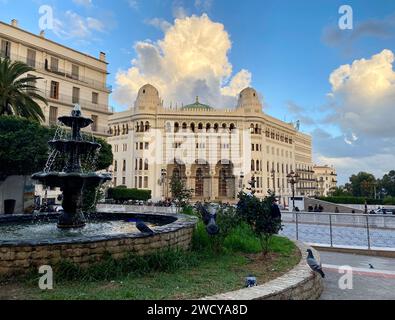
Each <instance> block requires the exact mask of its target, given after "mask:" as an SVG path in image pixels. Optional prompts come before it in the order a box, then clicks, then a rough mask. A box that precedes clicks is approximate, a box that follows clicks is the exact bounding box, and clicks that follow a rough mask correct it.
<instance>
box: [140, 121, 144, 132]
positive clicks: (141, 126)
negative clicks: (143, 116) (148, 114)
mask: <svg viewBox="0 0 395 320" xmlns="http://www.w3.org/2000/svg"><path fill="white" fill-rule="evenodd" d="M140 132H144V122H143V121H141V122H140Z"/></svg>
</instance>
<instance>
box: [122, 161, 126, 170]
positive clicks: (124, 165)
mask: <svg viewBox="0 0 395 320" xmlns="http://www.w3.org/2000/svg"><path fill="white" fill-rule="evenodd" d="M122 171H126V160H123V166H122Z"/></svg>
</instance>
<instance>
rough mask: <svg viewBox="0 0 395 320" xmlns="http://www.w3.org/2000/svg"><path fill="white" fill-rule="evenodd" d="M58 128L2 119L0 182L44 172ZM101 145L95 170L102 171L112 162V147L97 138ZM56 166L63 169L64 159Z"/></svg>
mask: <svg viewBox="0 0 395 320" xmlns="http://www.w3.org/2000/svg"><path fill="white" fill-rule="evenodd" d="M55 131H56V129H55V128H53V127H46V126H43V125H41V124H39V123H38V122H37V121H33V120H28V119H24V118H20V117H16V116H0V180H2V179H4V178H6V177H7V176H11V175H31V174H33V173H35V172H39V171H42V170H43V169H44V167H45V164H46V162H47V159H48V154H49V146H48V141H49V140H51V139H52V138H53V137H54V134H55ZM97 141H98V142H99V143H100V144H101V145H102V148H101V150H100V152H99V156H98V161H97V163H96V165H97V166H96V168H95V169H94V170H102V169H105V168H107V167H108V166H109V165H110V164H111V163H112V156H113V155H112V151H111V146H110V145H109V144H108V143H107V142H106V141H104V140H103V139H100V138H97ZM56 167H57V168H58V169H60V170H61V169H62V157H60V156H59V157H58V158H57V164H56Z"/></svg>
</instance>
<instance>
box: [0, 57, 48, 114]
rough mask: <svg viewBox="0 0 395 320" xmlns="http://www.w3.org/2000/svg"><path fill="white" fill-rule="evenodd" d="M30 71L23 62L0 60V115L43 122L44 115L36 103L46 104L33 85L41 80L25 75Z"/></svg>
mask: <svg viewBox="0 0 395 320" xmlns="http://www.w3.org/2000/svg"><path fill="white" fill-rule="evenodd" d="M32 71H34V68H32V67H29V66H28V65H27V64H25V63H23V62H19V61H17V62H11V61H10V60H9V59H2V58H0V115H16V116H20V117H24V118H28V119H31V120H36V121H40V120H42V121H44V120H45V116H44V113H43V111H42V109H41V107H40V105H39V104H38V103H37V102H36V101H37V100H38V101H42V102H44V103H45V104H46V105H47V104H48V102H47V100H46V99H45V98H44V97H43V96H41V95H40V90H39V89H38V88H37V87H36V86H35V85H34V83H35V82H36V81H37V80H39V79H42V78H39V77H36V76H33V75H27V73H28V72H32ZM25 75H26V76H25Z"/></svg>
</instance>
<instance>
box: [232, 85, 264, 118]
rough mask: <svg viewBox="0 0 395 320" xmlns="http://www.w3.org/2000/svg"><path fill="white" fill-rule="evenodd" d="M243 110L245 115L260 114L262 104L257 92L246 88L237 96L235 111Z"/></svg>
mask: <svg viewBox="0 0 395 320" xmlns="http://www.w3.org/2000/svg"><path fill="white" fill-rule="evenodd" d="M239 108H243V109H244V112H246V113H261V112H262V103H261V101H260V100H259V95H258V92H257V91H256V90H255V89H253V88H246V89H244V90H242V91H241V92H240V94H239V101H238V103H237V109H239Z"/></svg>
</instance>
